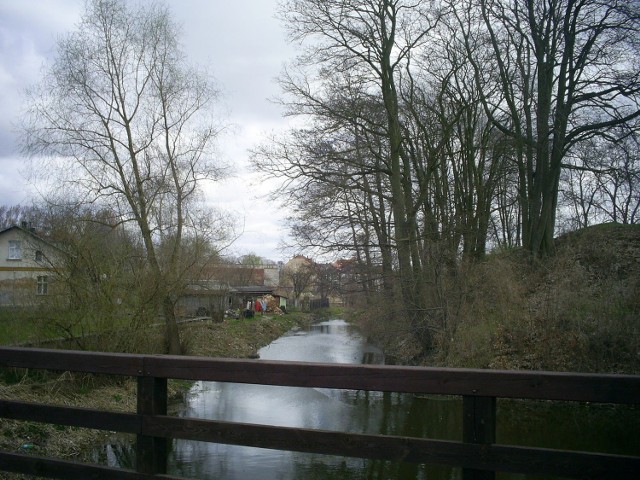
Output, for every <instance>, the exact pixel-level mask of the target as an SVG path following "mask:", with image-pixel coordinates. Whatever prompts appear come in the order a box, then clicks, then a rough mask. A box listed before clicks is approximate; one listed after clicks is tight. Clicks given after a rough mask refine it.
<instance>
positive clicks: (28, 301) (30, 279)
mask: <svg viewBox="0 0 640 480" xmlns="http://www.w3.org/2000/svg"><path fill="white" fill-rule="evenodd" d="M51 250H52V248H51V246H49V245H48V244H47V243H46V242H44V241H42V240H39V239H38V237H36V236H35V235H32V234H31V233H30V232H29V231H28V230H25V229H22V228H19V227H12V228H9V229H6V230H3V231H2V232H0V306H29V305H33V304H35V303H37V302H39V301H41V300H42V298H44V297H47V296H48V295H49V294H50V288H51V282H52V281H53V271H52V268H51V267H50V265H48V264H47V259H48V258H51V257H52V254H51ZM47 253H49V255H47Z"/></svg>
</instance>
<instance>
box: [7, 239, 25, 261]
mask: <svg viewBox="0 0 640 480" xmlns="http://www.w3.org/2000/svg"><path fill="white" fill-rule="evenodd" d="M8 259H9V260H22V245H21V243H20V241H19V240H9V258H8Z"/></svg>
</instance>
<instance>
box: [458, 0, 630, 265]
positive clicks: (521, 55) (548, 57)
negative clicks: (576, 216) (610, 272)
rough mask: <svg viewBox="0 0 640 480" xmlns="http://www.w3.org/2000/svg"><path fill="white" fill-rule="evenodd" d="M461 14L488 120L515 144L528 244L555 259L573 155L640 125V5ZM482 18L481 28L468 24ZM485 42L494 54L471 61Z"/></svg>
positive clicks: (483, 8)
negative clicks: (565, 177)
mask: <svg viewBox="0 0 640 480" xmlns="http://www.w3.org/2000/svg"><path fill="white" fill-rule="evenodd" d="M452 6H454V7H455V8H456V11H457V12H458V19H459V20H460V23H459V24H460V26H461V28H462V30H464V31H465V34H466V39H467V45H468V47H469V60H470V62H472V64H473V66H474V69H475V71H476V80H477V81H478V83H479V85H481V86H482V88H483V91H484V95H483V97H482V100H483V103H484V106H485V110H486V112H487V114H488V115H489V116H490V118H491V119H492V121H493V123H494V124H495V125H496V127H497V128H499V129H500V130H501V131H502V132H503V133H504V134H505V135H508V136H510V137H511V138H512V139H513V140H514V145H515V147H516V152H517V155H516V158H517V162H518V172H519V173H518V175H519V178H518V189H519V197H520V202H521V206H522V240H523V243H524V245H525V247H526V248H527V249H528V250H529V251H531V252H532V253H533V254H534V255H544V254H548V253H550V252H552V251H553V237H554V230H555V223H556V215H557V206H558V192H559V182H560V177H561V172H562V168H563V160H564V159H565V158H566V156H567V153H568V152H569V151H570V149H571V148H572V146H573V145H575V144H576V143H578V142H581V141H584V140H585V139H588V138H592V137H594V136H601V137H607V136H609V135H610V133H611V132H612V130H614V129H615V128H617V127H619V126H620V125H625V124H628V123H630V122H633V121H634V119H636V118H637V117H638V116H640V97H639V94H640V71H639V70H638V65H639V63H638V60H639V56H638V55H639V53H638V52H640V49H639V48H638V47H639V45H638V42H639V39H640V3H639V2H637V1H635V0H633V1H627V0H624V1H623V0H604V1H601V0H581V1H576V0H559V1H553V2H549V1H543V0H479V1H476V0H471V1H468V2H455V3H454V2H452ZM465 11H466V13H461V12H465ZM476 18H481V24H478V23H477V22H475V21H473V20H472V21H468V19H476ZM485 40H486V41H487V44H488V47H489V50H488V51H484V53H482V54H477V53H474V52H472V51H471V48H472V46H473V45H475V44H476V42H478V41H485ZM492 76H493V81H486V80H487V79H490V78H491V77H492Z"/></svg>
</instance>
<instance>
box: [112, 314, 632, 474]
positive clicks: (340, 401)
mask: <svg viewBox="0 0 640 480" xmlns="http://www.w3.org/2000/svg"><path fill="white" fill-rule="evenodd" d="M259 354H260V358H261V359H264V360H289V361H305V362H320V363H350V364H360V363H376V364H381V363H384V356H383V353H382V352H381V351H380V350H379V349H377V348H376V347H374V346H372V345H368V344H367V342H366V341H365V339H364V338H363V337H362V336H361V335H360V334H359V333H358V332H357V331H356V330H354V329H353V328H352V327H351V326H350V325H349V324H347V323H346V322H344V321H342V320H330V321H326V322H322V323H319V324H317V325H314V326H312V327H311V328H310V329H309V330H294V331H291V332H289V333H288V334H286V335H284V336H283V337H281V338H279V339H277V340H276V341H274V342H273V343H271V344H270V345H268V346H266V347H264V348H262V349H261V350H260V351H259ZM497 408H498V412H497V418H498V423H497V443H502V444H514V445H527V446H535V447H547V448H559V449H575V450H586V451H602V452H610V453H619V454H633V455H639V454H640V437H638V432H639V431H640V415H638V413H640V412H638V410H637V409H634V408H615V409H614V408H612V407H609V406H594V405H584V404H568V405H567V404H562V405H561V404H552V403H550V402H523V401H512V400H498V407H497ZM179 415H181V416H185V417H194V418H202V419H213V420H226V421H234V422H243V423H256V424H268V425H278V426H286V427H300V428H310V429H322V430H337V431H346V432H353V433H370V434H377V433H381V434H389V435H394V434H396V435H409V436H416V437H425V438H434V439H442V440H455V441H461V440H462V399H461V398H457V397H456V398H454V397H437V396H417V395H412V394H398V393H381V392H363V391H355V390H333V389H321V388H298V387H275V386H261V385H245V384H232V383H219V382H197V383H195V384H194V385H193V387H192V388H191V390H190V392H189V394H188V396H187V398H186V401H185V403H184V405H182V406H181V407H180V409H179ZM125 450H126V451H128V452H131V448H130V447H129V448H123V446H122V445H120V446H116V445H109V446H107V451H106V456H107V457H108V458H110V459H111V461H110V462H109V463H111V464H120V465H121V466H124V465H122V464H123V463H129V461H123V460H122V459H123V457H129V456H130V454H127V453H125ZM168 473H170V474H173V475H181V476H185V477H189V478H198V479H220V480H240V479H250V478H260V479H261V480H276V479H277V480H293V479H311V480H316V479H318V480H320V479H374V480H382V479H385V480H387V479H402V480H404V479H407V480H409V479H428V480H445V479H446V480H455V479H459V478H461V471H460V469H456V468H449V467H443V466H437V465H415V464H408V463H407V464H405V463H400V464H398V463H391V462H382V461H373V460H363V459H354V458H347V457H331V456H324V455H315V454H306V453H297V452H287V451H277V450H266V449H260V448H253V447H241V446H233V445H224V444H214V443H205V442H195V441H185V440H176V441H174V443H173V446H172V448H171V451H170V453H169V471H168ZM497 478H499V479H509V480H511V479H518V480H524V479H534V478H542V477H528V476H524V475H514V474H511V475H507V474H498V476H497ZM546 478H548V477H546Z"/></svg>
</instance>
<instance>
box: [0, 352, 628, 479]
mask: <svg viewBox="0 0 640 480" xmlns="http://www.w3.org/2000/svg"><path fill="white" fill-rule="evenodd" d="M0 367H14V368H27V369H46V370H59V371H74V372H86V373H96V374H107V375H122V376H129V377H136V378H137V379H138V380H137V381H138V392H137V395H138V399H137V400H138V401H137V411H136V412H135V413H121V412H108V411H97V410H91V409H87V408H78V407H67V406H55V405H48V404H41V403H33V402H22V401H16V400H0V417H4V418H8V419H14V420H23V421H36V422H46V423H53V424H58V425H66V426H74V427H85V428H92V429H103V430H110V431H118V432H123V433H129V434H135V435H136V436H137V441H136V467H135V471H134V470H126V469H118V468H109V467H104V466H99V465H88V464H81V463H76V462H69V461H65V460H57V459H50V458H45V457H38V456H35V455H25V454H16V453H11V452H0V470H6V471H12V472H21V473H26V474H32V475H39V476H47V477H51V478H68V479H73V478H91V476H92V475H99V478H178V477H171V476H168V475H166V468H167V451H168V447H167V445H168V441H169V440H171V439H187V440H197V441H204V442H216V443H226V444H233V445H245V446H253V447H261V448H269V449H277V450H289V451H298V452H311V453H319V454H326V455H338V456H346V457H358V458H368V459H378V460H390V461H404V462H413V463H433V464H442V465H448V466H453V467H461V468H462V469H463V477H464V478H465V479H480V478H482V479H486V478H494V475H495V472H497V471H505V472H515V473H523V474H532V475H557V476H563V477H570V478H612V479H613V478H615V479H618V478H633V476H634V475H637V474H638V472H640V457H638V456H629V455H615V454H608V453H593V452H579V451H566V450H552V449H543V448H533V447H522V446H513V445H500V444H496V438H495V430H496V399H497V398H510V399H532V400H554V401H576V402H598V403H613V404H627V405H634V404H640V376H637V375H609V374H577V373H553V372H528V371H494V370H476V369H450V368H425V367H399V366H384V365H381V366H375V365H345V364H313V363H303V362H277V361H263V360H232V359H212V358H204V357H181V356H167V355H130V354H111V353H99V352H77V351H67V350H48V349H27V348H10V347H0ZM167 379H182V380H206V381H219V382H234V383H251V384H262V385H280V386H294V387H308V388H336V389H349V390H367V391H382V392H401V393H416V394H431V395H456V396H461V397H462V398H463V408H462V415H463V441H462V442H454V441H445V440H436V439H427V438H414V437H406V436H395V435H368V434H355V433H346V432H337V431H326V430H310V429H301V428H291V427H279V426H270V425H254V424H247V423H235V422H225V421H213V420H201V419H195V418H183V417H173V416H169V415H167ZM550 428H552V426H550Z"/></svg>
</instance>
